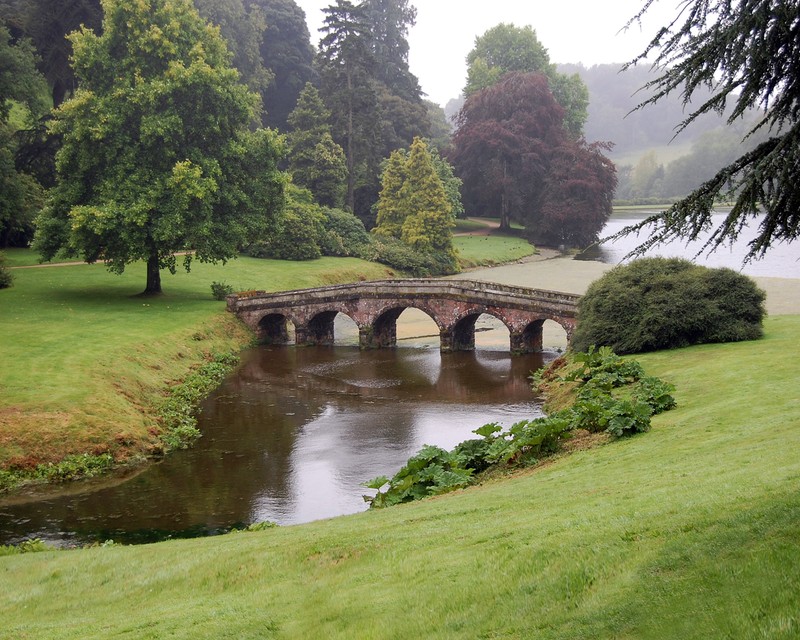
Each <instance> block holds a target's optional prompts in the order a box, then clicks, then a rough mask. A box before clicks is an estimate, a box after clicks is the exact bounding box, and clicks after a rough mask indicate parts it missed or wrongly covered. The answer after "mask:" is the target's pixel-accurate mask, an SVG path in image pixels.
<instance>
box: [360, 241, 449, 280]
mask: <svg viewBox="0 0 800 640" xmlns="http://www.w3.org/2000/svg"><path fill="white" fill-rule="evenodd" d="M361 257H362V258H364V259H365V260H370V261H372V262H380V263H381V264H385V265H387V266H389V267H393V268H394V269H398V270H399V271H404V272H405V273H408V274H411V275H412V276H414V277H415V278H427V277H429V276H441V275H447V274H450V273H453V269H454V267H453V263H452V262H451V261H450V259H449V258H448V257H447V256H446V255H443V254H441V253H439V252H436V253H433V252H428V251H416V250H414V249H412V248H411V247H409V246H408V245H407V244H406V243H404V242H403V241H402V240H397V239H396V238H391V237H381V236H375V235H373V236H372V237H371V242H370V245H369V247H368V248H367V250H366V252H365V253H364V254H363V255H362V256H361Z"/></svg>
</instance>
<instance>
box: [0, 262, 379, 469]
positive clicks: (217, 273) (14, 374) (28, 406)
mask: <svg viewBox="0 0 800 640" xmlns="http://www.w3.org/2000/svg"><path fill="white" fill-rule="evenodd" d="M8 255H9V257H10V258H11V260H13V261H16V262H17V263H18V264H19V263H25V262H28V263H30V262H34V263H35V262H36V260H35V258H33V257H32V254H31V252H25V251H19V252H18V251H9V252H8ZM13 273H14V278H15V280H14V286H13V287H11V288H9V289H3V290H0V335H1V336H2V339H1V340H0V362H2V363H3V366H2V367H0V389H1V390H2V392H1V393H0V467H2V466H8V465H9V464H12V465H17V466H23V467H25V466H31V465H33V464H34V463H37V462H49V461H55V460H59V459H61V458H62V457H63V456H64V455H66V454H70V453H83V452H90V453H105V452H106V451H109V450H110V451H111V452H112V453H113V454H114V455H115V457H116V458H118V459H122V460H124V459H126V458H128V457H131V456H134V457H137V456H141V455H142V454H147V453H148V452H149V451H150V448H151V447H152V445H153V443H154V442H155V435H156V434H155V433H154V430H156V425H155V424H154V421H153V419H152V414H153V411H154V407H155V405H157V404H158V403H159V401H160V399H161V398H162V397H163V396H164V394H165V392H166V391H167V390H168V389H169V387H170V385H171V384H172V383H173V382H175V381H178V380H181V379H182V378H184V377H185V376H186V375H187V373H188V372H189V371H190V370H191V369H193V368H194V367H196V366H198V365H199V364H200V363H201V362H203V361H204V360H205V359H206V358H208V356H209V355H210V354H213V353H217V352H230V351H238V350H239V349H240V348H241V347H242V346H243V345H245V344H247V343H248V342H249V341H250V339H251V338H250V335H249V333H248V332H247V331H246V330H245V329H244V328H243V325H241V324H240V323H239V322H238V321H236V320H235V319H234V318H233V317H232V316H231V315H230V314H228V313H227V312H226V311H225V310H224V309H225V303H224V302H219V301H216V300H214V299H213V298H212V296H211V288H210V285H211V283H212V282H213V281H224V282H227V283H229V284H231V285H232V286H233V287H234V288H235V289H236V290H244V289H252V288H258V289H266V290H282V289H292V288H300V287H310V286H318V285H323V284H333V283H336V282H352V281H356V280H359V279H361V278H365V279H377V278H385V277H388V274H389V271H388V270H387V268H386V267H384V266H382V265H376V264H372V263H368V262H364V261H362V260H356V259H332V258H327V259H320V260H315V261H310V262H279V261H270V260H255V259H252V258H240V259H238V260H233V261H231V262H228V263H227V264H226V265H224V266H222V265H217V266H212V265H204V264H199V263H196V264H194V265H193V267H192V271H191V273H189V274H187V273H185V272H184V271H179V272H178V273H177V274H176V275H174V276H171V275H169V274H168V273H166V274H164V276H163V278H162V280H163V287H164V292H165V294H164V295H163V296H161V297H158V298H140V297H138V296H137V294H138V293H139V292H140V291H141V290H142V289H144V275H145V270H144V265H133V266H131V267H130V268H129V269H128V270H127V271H126V272H125V274H124V275H122V276H116V275H114V274H111V273H109V272H108V271H107V270H106V269H105V267H104V266H102V265H99V264H96V265H85V264H76V265H71V266H63V267H43V268H30V269H14V270H13Z"/></svg>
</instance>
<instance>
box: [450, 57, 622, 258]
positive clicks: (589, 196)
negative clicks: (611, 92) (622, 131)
mask: <svg viewBox="0 0 800 640" xmlns="http://www.w3.org/2000/svg"><path fill="white" fill-rule="evenodd" d="M453 146H454V150H453V153H452V154H451V160H452V163H453V165H454V166H455V168H456V172H457V173H458V176H459V177H460V178H461V179H462V181H463V188H462V195H463V201H464V206H465V208H466V209H467V211H469V212H471V213H472V214H480V215H488V216H495V217H499V218H500V226H501V228H509V227H510V224H511V221H512V220H515V221H517V222H520V223H522V224H524V225H525V228H526V229H527V231H528V232H529V234H530V235H531V236H532V237H533V238H534V239H535V240H536V241H537V242H540V243H542V244H555V245H559V244H569V245H572V246H581V245H585V244H588V243H589V242H591V241H592V240H594V239H595V238H596V237H597V234H598V233H599V232H600V230H601V229H602V227H603V225H604V224H605V221H606V220H607V219H608V216H609V215H610V213H611V208H610V206H611V198H612V197H613V193H614V189H615V187H616V172H615V170H614V166H613V164H612V163H611V161H610V160H608V159H607V158H606V157H605V156H604V155H603V154H602V149H603V148H604V147H603V145H601V144H597V143H595V144H591V145H590V144H587V143H586V142H585V141H582V140H580V141H577V142H576V141H575V140H574V139H573V138H572V137H571V136H570V135H569V134H568V133H567V132H566V130H565V128H564V110H563V109H562V108H561V106H560V105H559V104H558V103H557V102H556V100H555V98H554V97H553V94H552V93H551V91H550V88H549V86H548V80H547V77H546V76H544V75H543V74H540V73H517V72H513V73H508V74H506V75H504V76H503V77H502V78H501V79H500V81H499V82H498V83H497V84H494V85H492V86H490V87H487V88H486V89H483V90H481V91H479V92H477V93H474V94H472V95H471V96H470V97H469V98H467V101H466V102H465V103H464V106H463V108H462V109H461V111H460V112H459V115H458V118H457V129H456V132H455V135H454V137H453Z"/></svg>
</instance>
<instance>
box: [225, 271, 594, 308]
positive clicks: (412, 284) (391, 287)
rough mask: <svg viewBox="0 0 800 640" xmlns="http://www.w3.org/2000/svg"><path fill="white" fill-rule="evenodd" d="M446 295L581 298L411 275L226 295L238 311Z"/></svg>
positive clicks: (551, 300)
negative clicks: (293, 305) (397, 278)
mask: <svg viewBox="0 0 800 640" xmlns="http://www.w3.org/2000/svg"><path fill="white" fill-rule="evenodd" d="M443 295H444V296H453V297H474V296H485V297H486V298H491V299H492V300H493V301H496V302H499V303H502V302H505V303H508V302H512V303H522V302H530V301H538V302H543V303H547V304H555V305H564V306H567V307H574V306H575V305H577V303H578V300H579V299H580V296H579V295H576V294H573V293H566V292H562V291H550V290H546V289H534V288H529V287H517V286H510V285H505V284H499V283H496V282H484V281H475V280H440V279H433V278H409V279H405V280H370V281H365V282H357V283H349V284H340V285H331V286H327V287H314V288H310V289H297V290H293V291H278V292H274V293H267V292H262V291H257V292H252V293H248V295H246V296H240V295H237V294H234V295H230V296H227V302H228V309H229V310H230V311H233V312H235V311H238V310H242V309H245V308H252V307H259V306H264V305H268V306H282V305H286V306H290V305H292V304H297V303H298V302H301V301H302V302H303V303H306V304H307V303H311V302H325V301H330V300H345V299H348V298H385V297H397V298H403V299H409V298H411V299H413V298H415V297H421V298H429V297H433V296H443Z"/></svg>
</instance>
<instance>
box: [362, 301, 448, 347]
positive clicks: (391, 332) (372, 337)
mask: <svg viewBox="0 0 800 640" xmlns="http://www.w3.org/2000/svg"><path fill="white" fill-rule="evenodd" d="M409 309H416V310H417V311H421V312H422V313H424V314H425V315H426V316H427V317H428V318H430V319H431V320H432V321H433V322H434V323H435V324H436V327H437V329H438V331H439V333H440V334H441V332H442V327H441V323H440V322H439V320H438V318H437V317H436V314H435V311H434V310H433V309H431V308H430V306H429V305H427V304H424V303H422V304H419V303H417V304H414V303H410V304H402V305H398V304H387V305H384V306H383V307H382V308H379V309H378V310H377V312H376V313H375V317H374V319H373V320H372V321H371V322H369V323H365V325H364V326H363V327H362V328H361V329H360V336H359V344H360V345H361V347H362V348H363V349H381V348H386V347H394V346H395V345H396V344H397V320H398V318H399V317H400V316H401V315H402V314H403V312H404V311H407V310H409Z"/></svg>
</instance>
